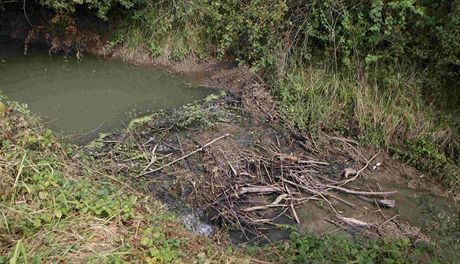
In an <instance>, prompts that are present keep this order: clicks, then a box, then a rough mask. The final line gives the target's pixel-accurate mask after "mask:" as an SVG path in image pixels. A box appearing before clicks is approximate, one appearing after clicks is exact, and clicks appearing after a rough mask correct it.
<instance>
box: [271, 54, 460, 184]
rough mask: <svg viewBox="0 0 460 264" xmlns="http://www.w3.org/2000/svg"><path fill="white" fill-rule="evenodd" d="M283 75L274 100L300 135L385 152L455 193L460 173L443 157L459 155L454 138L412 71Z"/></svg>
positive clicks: (308, 69)
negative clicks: (345, 140) (340, 139)
mask: <svg viewBox="0 0 460 264" xmlns="http://www.w3.org/2000/svg"><path fill="white" fill-rule="evenodd" d="M286 69H288V70H287V71H286V72H284V73H283V74H281V75H280V78H279V80H277V81H275V82H274V83H275V94H276V96H277V97H278V99H279V102H278V105H279V108H280V110H281V111H282V112H283V113H284V115H285V116H287V117H288V119H289V120H291V122H292V124H293V125H294V126H295V127H297V128H298V129H299V130H308V131H310V132H313V133H314V134H315V135H319V136H320V135H321V133H322V132H328V133H336V134H340V135H345V136H350V137H355V138H356V139H358V140H359V141H360V142H362V143H364V144H369V145H376V146H380V147H383V148H386V149H388V150H390V151H392V152H393V153H394V154H395V157H398V158H400V159H402V160H403V161H406V162H408V163H409V164H411V165H414V166H415V167H417V168H419V169H421V170H425V171H428V172H431V173H433V174H434V175H435V176H436V177H437V178H438V179H440V180H441V181H443V182H444V183H446V185H447V186H450V187H458V184H459V183H460V170H459V169H458V167H457V166H456V165H455V164H454V162H453V160H452V159H450V158H449V154H448V153H445V152H444V151H446V150H448V149H454V151H455V149H457V150H458V146H459V143H458V137H456V136H455V131H454V130H453V129H452V125H449V123H446V122H445V120H442V119H440V118H439V113H438V112H437V111H436V109H434V108H433V107H432V106H430V105H428V104H427V103H426V101H425V100H424V98H423V95H422V93H421V91H420V90H421V88H420V83H419V79H418V77H417V75H416V74H415V73H414V71H409V70H407V68H404V67H401V69H400V70H399V71H398V70H393V71H390V70H386V71H385V72H382V71H381V70H375V71H368V72H369V74H368V75H367V74H364V73H362V72H359V71H358V72H357V73H353V72H343V73H330V72H328V71H327V70H326V69H325V68H320V67H315V66H302V64H299V63H296V64H293V65H291V66H289V67H286ZM410 147H412V148H410ZM416 149H418V150H419V151H416ZM404 150H406V151H404ZM407 150H411V151H410V152H407ZM403 153H404V154H403ZM396 154H397V155H396Z"/></svg>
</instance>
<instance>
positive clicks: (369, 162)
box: [340, 152, 380, 186]
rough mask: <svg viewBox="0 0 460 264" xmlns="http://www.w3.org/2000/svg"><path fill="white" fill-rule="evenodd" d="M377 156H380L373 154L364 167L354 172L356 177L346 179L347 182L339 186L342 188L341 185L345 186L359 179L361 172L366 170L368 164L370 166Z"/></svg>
mask: <svg viewBox="0 0 460 264" xmlns="http://www.w3.org/2000/svg"><path fill="white" fill-rule="evenodd" d="M379 154H380V152H379V153H377V154H375V155H374V156H372V158H370V159H369V160H368V161H367V162H366V165H364V167H362V168H361V169H360V170H359V171H358V172H356V175H355V176H353V177H352V178H350V179H348V180H346V181H344V182H342V183H341V184H340V186H343V185H345V184H347V183H349V182H351V181H354V180H356V179H357V178H358V177H359V175H360V174H361V172H363V171H364V170H365V169H367V167H369V164H371V162H372V160H374V159H375V157H377V156H378V155H379Z"/></svg>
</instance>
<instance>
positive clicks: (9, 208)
mask: <svg viewBox="0 0 460 264" xmlns="http://www.w3.org/2000/svg"><path fill="white" fill-rule="evenodd" d="M0 99H2V100H4V98H3V97H2V96H0ZM116 151H117V153H114V154H115V155H125V154H126V153H123V149H118V150H116ZM118 152H120V153H118ZM109 166H113V165H110V164H109ZM107 169H109V170H110V168H105V167H104V163H102V162H100V161H98V160H96V159H93V158H91V156H89V155H88V154H86V152H85V151H84V150H83V149H81V148H78V147H76V146H75V145H66V144H63V143H61V142H59V140H57V139H56V138H55V136H54V135H53V133H52V132H51V131H49V130H47V129H44V128H41V127H40V122H39V120H35V119H34V118H31V117H30V115H29V113H28V111H27V109H26V108H24V107H23V106H20V105H18V104H12V105H9V106H8V108H7V109H4V110H3V111H1V112H0V175H1V177H2V181H0V187H1V189H0V263H1V264H3V263H5V264H6V263H11V264H14V263H51V262H53V263H54V262H66V263H67V262H70V263H254V262H256V259H258V260H264V261H270V262H277V263H344V262H347V263H348V262H354V263H407V262H410V263H419V262H420V261H422V262H428V261H432V262H431V263H438V262H437V261H442V260H443V256H440V257H437V256H436V254H435V252H434V251H433V250H434V246H432V245H425V244H424V243H423V242H421V241H420V242H418V243H417V245H416V246H414V245H413V243H412V242H411V241H409V240H408V239H394V240H393V239H385V240H384V239H376V240H372V239H356V240H355V239H351V238H349V237H338V236H325V237H317V236H312V235H298V234H293V235H292V237H291V239H290V240H288V241H286V242H285V243H277V244H274V245H267V246H264V247H257V246H248V247H242V248H235V247H233V246H232V245H231V244H228V242H226V240H225V239H221V238H220V236H219V234H217V235H216V236H215V238H216V240H217V241H220V244H217V243H215V242H214V241H212V240H211V239H209V238H205V237H198V236H196V235H193V234H191V233H190V232H188V231H186V230H185V229H184V227H182V225H181V224H180V223H179V221H178V220H177V219H176V218H175V216H174V215H172V214H171V213H168V212H167V211H166V210H165V209H164V208H163V206H162V205H161V204H160V203H158V202H157V201H155V200H154V199H153V198H152V197H149V196H147V195H146V194H145V193H140V192H138V191H136V190H134V189H133V188H132V187H130V186H129V185H128V184H126V183H125V182H126V181H127V179H126V175H123V174H122V173H120V174H109V173H106V172H107ZM446 261H448V260H446Z"/></svg>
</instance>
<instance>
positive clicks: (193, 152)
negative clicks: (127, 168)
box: [137, 133, 230, 177]
mask: <svg viewBox="0 0 460 264" xmlns="http://www.w3.org/2000/svg"><path fill="white" fill-rule="evenodd" d="M228 136H230V134H229V133H227V134H225V135H222V136H220V137H218V138H216V139H214V140H212V141H210V142H208V143H206V144H204V145H203V146H202V147H200V148H197V149H196V150H194V151H192V152H190V153H189V154H187V155H184V156H182V157H180V158H178V159H175V160H173V161H171V162H169V163H167V164H165V165H163V166H160V167H158V168H156V169H153V170H150V171H146V172H143V173H141V174H139V175H138V176H137V177H141V176H145V175H147V174H150V173H154V172H157V171H159V170H162V169H164V168H166V167H168V166H171V165H172V164H174V163H176V162H178V161H181V160H183V159H186V158H188V157H190V156H192V155H193V154H195V153H197V152H200V151H202V150H203V149H204V148H206V147H208V146H209V145H212V144H214V143H216V142H217V141H219V140H221V139H223V138H226V137H228Z"/></svg>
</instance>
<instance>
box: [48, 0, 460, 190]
mask: <svg viewBox="0 0 460 264" xmlns="http://www.w3.org/2000/svg"><path fill="white" fill-rule="evenodd" d="M41 3H42V4H43V5H45V6H48V7H50V8H52V9H53V10H56V12H57V13H58V14H60V15H59V17H60V18H61V20H62V14H64V13H65V14H71V13H73V12H75V11H76V10H77V7H79V6H86V7H88V8H89V9H91V10H93V11H94V13H95V14H96V15H97V16H98V17H100V18H101V19H103V20H107V21H109V22H110V23H109V24H110V25H111V29H112V30H111V37H110V43H109V44H110V45H111V46H115V45H118V44H123V45H126V46H128V47H130V48H132V49H136V48H138V47H144V48H147V49H148V50H149V51H150V54H151V56H152V57H156V56H160V55H162V56H167V57H168V58H169V59H170V60H183V59H185V58H187V57H189V56H192V55H193V56H197V57H198V58H202V59H205V58H213V57H216V58H220V59H228V58H230V59H236V60H238V61H239V62H240V63H244V64H247V65H250V66H251V67H252V69H253V70H255V71H257V72H259V73H260V74H261V75H262V76H263V77H264V78H265V79H266V80H267V82H268V83H269V85H270V86H271V87H272V91H273V94H274V95H276V97H277V98H278V104H279V109H280V110H281V111H282V112H283V113H284V114H285V115H286V116H287V117H288V119H289V120H291V121H292V124H293V125H294V126H295V127H297V128H298V129H300V130H307V131H310V132H312V134H313V135H320V133H317V132H319V131H327V132H329V133H331V132H332V133H339V134H344V135H347V136H352V137H356V138H358V139H359V140H360V141H361V142H363V143H366V144H373V145H377V146H381V147H385V148H387V149H388V150H390V151H391V152H392V153H393V154H394V155H395V157H397V158H400V159H402V160H404V161H406V162H408V163H410V164H412V165H414V166H416V167H417V168H419V169H422V170H426V171H430V172H432V174H434V175H437V176H438V180H440V181H442V182H444V183H445V184H446V185H447V186H451V187H453V186H456V185H457V184H458V182H459V179H460V176H459V174H460V173H459V170H458V162H459V138H460V137H459V127H460V125H459V124H460V123H459V122H460V121H459V116H460V114H459V107H458V106H459V105H460V53H459V52H460V46H459V45H460V44H459V43H460V41H459V40H460V2H459V1H444V0H443V1H431V0H420V1H416V0H397V1H383V0H372V1H360V0H353V1H336V0H327V1H316V0H308V1H307V0H279V1H261V0H251V1H236V0H232V1H203V0H198V1H177V0H171V1H133V0H116V1H115V0H114V1H92V0H91V1H87V0H82V1H67V0H45V1H41ZM120 17H123V19H120ZM406 149H410V151H405V150H406ZM455 164H457V165H455Z"/></svg>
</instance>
